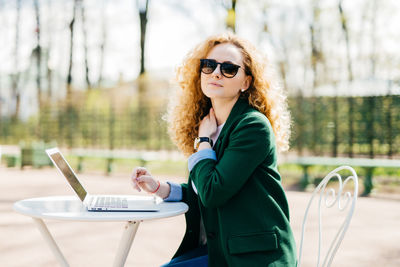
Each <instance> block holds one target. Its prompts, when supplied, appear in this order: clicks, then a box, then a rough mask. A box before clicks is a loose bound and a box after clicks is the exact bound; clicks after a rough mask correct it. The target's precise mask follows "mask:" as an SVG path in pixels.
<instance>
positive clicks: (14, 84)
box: [11, 0, 21, 121]
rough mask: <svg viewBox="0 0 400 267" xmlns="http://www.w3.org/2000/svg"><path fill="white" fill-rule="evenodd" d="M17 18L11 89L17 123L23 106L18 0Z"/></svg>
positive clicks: (19, 6) (19, 8)
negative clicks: (20, 86)
mask: <svg viewBox="0 0 400 267" xmlns="http://www.w3.org/2000/svg"><path fill="white" fill-rule="evenodd" d="M16 11H17V18H16V21H15V46H14V73H13V74H12V76H11V89H12V97H13V98H14V99H15V110H14V114H13V115H12V119H13V120H14V121H15V120H17V119H18V117H19V108H20V105H21V92H20V90H19V87H18V84H19V78H20V72H19V70H18V68H19V61H18V59H19V27H20V17H21V0H17V10H16Z"/></svg>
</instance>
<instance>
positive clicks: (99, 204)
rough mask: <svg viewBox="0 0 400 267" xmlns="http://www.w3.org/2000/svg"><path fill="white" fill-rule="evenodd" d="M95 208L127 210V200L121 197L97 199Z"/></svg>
mask: <svg viewBox="0 0 400 267" xmlns="http://www.w3.org/2000/svg"><path fill="white" fill-rule="evenodd" d="M94 206H95V207H96V208H128V200H127V199H126V198H121V197H97V200H96V203H95V205H94Z"/></svg>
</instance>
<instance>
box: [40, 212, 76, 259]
mask: <svg viewBox="0 0 400 267" xmlns="http://www.w3.org/2000/svg"><path fill="white" fill-rule="evenodd" d="M32 219H33V221H34V222H35V224H36V226H37V227H38V229H39V231H40V233H41V234H42V236H43V238H44V240H45V241H46V242H47V244H48V245H49V247H50V249H51V251H52V252H53V254H54V256H56V258H57V261H58V263H59V264H60V265H61V266H64V267H68V266H69V264H68V262H67V260H66V259H65V257H64V255H63V254H62V252H61V250H60V248H59V247H58V246H57V243H56V241H54V239H53V237H52V236H51V234H50V232H49V230H48V229H47V227H46V224H45V223H44V222H43V220H42V219H38V218H32Z"/></svg>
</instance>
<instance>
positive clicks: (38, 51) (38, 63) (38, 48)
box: [33, 0, 42, 115]
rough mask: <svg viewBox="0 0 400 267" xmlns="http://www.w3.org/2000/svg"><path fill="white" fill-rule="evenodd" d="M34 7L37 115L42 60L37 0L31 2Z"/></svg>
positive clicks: (40, 91) (39, 104) (40, 108)
mask: <svg viewBox="0 0 400 267" xmlns="http://www.w3.org/2000/svg"><path fill="white" fill-rule="evenodd" d="M33 4H34V8H35V17H36V29H35V32H36V42H37V43H36V47H35V48H34V50H33V52H34V55H35V58H36V70H37V72H36V90H37V99H38V106H39V115H40V111H41V110H42V85H41V61H42V48H41V46H40V9H39V1H38V0H34V2H33Z"/></svg>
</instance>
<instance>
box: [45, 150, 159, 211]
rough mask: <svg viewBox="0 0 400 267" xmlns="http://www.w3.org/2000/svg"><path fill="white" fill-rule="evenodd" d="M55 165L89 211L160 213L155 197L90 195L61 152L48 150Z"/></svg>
mask: <svg viewBox="0 0 400 267" xmlns="http://www.w3.org/2000/svg"><path fill="white" fill-rule="evenodd" d="M46 153H47V155H48V156H49V157H50V159H51V161H52V162H53V164H54V165H55V166H56V167H57V169H58V170H59V171H60V172H61V174H62V175H64V177H65V178H66V179H67V181H68V183H69V184H70V185H71V187H72V189H73V190H74V191H75V193H76V194H77V195H78V197H79V199H80V200H81V201H82V203H83V205H84V206H85V207H86V208H87V210H88V211H159V210H160V208H159V205H158V204H159V202H158V201H157V199H156V198H155V197H153V196H121V195H90V194H88V192H87V191H86V189H85V188H84V187H83V185H82V184H81V183H80V182H79V179H78V177H77V175H76V174H75V172H74V171H73V170H72V168H71V166H70V165H69V164H68V162H67V161H66V160H65V158H64V156H63V155H62V154H61V152H60V150H59V149H58V148H57V147H55V148H50V149H46Z"/></svg>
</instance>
